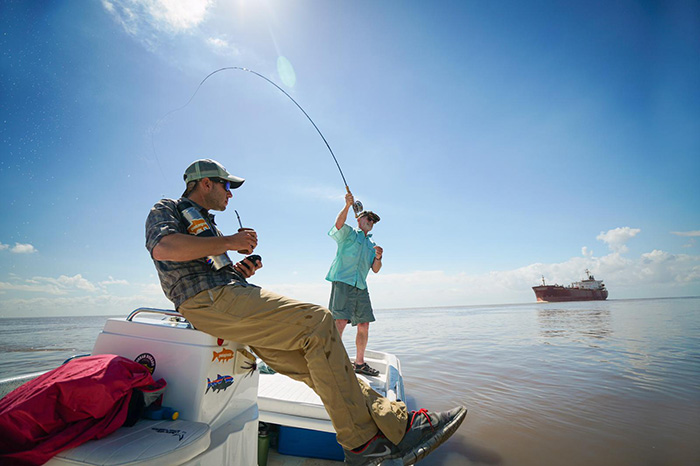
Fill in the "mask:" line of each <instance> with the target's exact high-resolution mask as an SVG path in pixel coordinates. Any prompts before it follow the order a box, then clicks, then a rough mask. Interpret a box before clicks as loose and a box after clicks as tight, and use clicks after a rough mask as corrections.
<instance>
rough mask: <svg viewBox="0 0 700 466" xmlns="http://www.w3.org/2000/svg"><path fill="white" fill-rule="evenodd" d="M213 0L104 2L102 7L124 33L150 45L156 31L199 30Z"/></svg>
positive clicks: (123, 0) (126, 0)
mask: <svg viewBox="0 0 700 466" xmlns="http://www.w3.org/2000/svg"><path fill="white" fill-rule="evenodd" d="M213 3H214V2H213V0H102V6H103V7H104V9H105V10H106V11H107V12H108V13H110V14H111V15H112V16H113V17H114V19H115V20H116V21H117V22H118V23H119V24H120V25H121V26H122V28H124V30H125V31H126V32H127V33H128V34H130V35H132V36H135V37H139V38H140V39H142V40H143V41H144V42H146V43H147V44H151V45H152V44H153V43H154V42H155V41H156V36H157V34H154V33H157V32H164V33H168V34H180V33H185V32H188V31H191V30H193V29H195V28H197V27H198V26H199V25H200V24H201V23H202V22H204V20H205V19H206V17H207V13H208V10H209V8H210V7H211V6H212V4H213Z"/></svg>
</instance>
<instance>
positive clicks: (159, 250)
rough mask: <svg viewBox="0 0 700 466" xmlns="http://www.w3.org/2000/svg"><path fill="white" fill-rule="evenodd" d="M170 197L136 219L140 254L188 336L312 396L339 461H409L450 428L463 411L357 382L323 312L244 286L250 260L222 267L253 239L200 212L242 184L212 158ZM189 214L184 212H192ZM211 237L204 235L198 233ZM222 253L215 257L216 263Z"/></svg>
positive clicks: (220, 206)
mask: <svg viewBox="0 0 700 466" xmlns="http://www.w3.org/2000/svg"><path fill="white" fill-rule="evenodd" d="M184 179H185V184H186V189H185V192H184V193H183V196H182V197H181V198H180V199H178V200H174V199H162V200H161V201H160V202H158V203H157V204H156V205H155V206H154V207H153V208H152V209H151V212H150V214H149V215H148V219H147V220H146V248H147V249H148V251H149V252H150V254H151V257H152V258H153V262H154V264H155V267H156V270H157V271H158V277H159V278H160V282H161V286H162V288H163V291H164V292H165V294H166V296H167V297H168V299H170V300H171V301H172V302H173V303H174V304H175V308H176V309H177V310H178V311H179V312H180V313H181V314H182V315H183V316H185V318H186V319H187V320H188V321H189V322H190V323H192V325H194V326H195V327H196V328H197V329H198V330H201V331H203V332H206V333H209V334H211V335H213V336H215V337H218V338H222V339H225V340H231V341H235V342H238V343H241V344H244V345H248V346H250V347H251V348H252V349H253V351H255V353H257V355H258V356H259V357H260V358H261V359H262V360H263V361H264V362H265V363H266V364H267V365H268V366H270V367H271V368H272V369H274V370H275V371H277V372H279V373H281V374H285V375H287V376H289V377H291V378H293V379H295V380H300V381H303V382H305V383H306V384H307V385H309V386H310V387H311V388H313V389H314V391H315V392H316V393H317V394H318V395H319V397H320V398H321V400H322V401H323V404H324V407H325V408H326V410H327V411H328V415H329V417H330V419H331V422H332V424H333V427H334V428H335V431H336V437H337V440H338V443H340V444H341V445H342V446H343V448H344V451H345V461H346V463H348V464H358V465H359V464H363V465H364V464H378V463H380V462H382V461H385V460H388V459H392V458H401V459H402V460H403V462H404V463H405V464H408V463H409V462H413V461H417V460H420V459H421V458H423V457H424V456H425V455H427V454H428V453H429V452H430V451H432V450H433V449H435V448H436V447H437V446H438V445H440V444H441V443H442V442H443V441H445V440H446V439H447V438H448V437H450V436H451V435H452V434H453V433H454V432H455V431H456V430H457V428H458V427H459V425H460V424H461V423H462V421H463V420H464V417H465V415H466V408H464V407H461V406H460V407H457V408H455V409H453V410H451V411H446V412H442V413H430V412H428V411H426V410H420V411H415V412H412V413H408V411H407V409H406V405H405V404H404V403H402V402H392V401H389V400H387V399H386V398H383V397H381V396H380V395H379V394H378V393H377V392H375V391H374V390H372V389H371V388H370V387H369V386H367V384H364V383H362V384H361V383H358V379H357V377H356V376H355V373H354V370H353V366H352V364H351V362H350V359H349V358H348V355H347V353H346V351H345V347H344V346H343V343H342V340H341V339H340V335H339V334H338V331H337V329H336V326H335V323H334V319H333V316H332V315H331V313H330V311H329V310H328V309H326V308H323V307H321V306H318V305H315V304H310V303H303V302H299V301H295V300H293V299H290V298H287V297H285V296H281V295H278V294H276V293H273V292H270V291H267V290H264V289H262V288H260V287H258V286H255V285H252V284H250V283H248V281H247V279H248V278H249V277H251V276H252V275H253V274H254V273H255V272H256V270H258V269H259V268H260V267H262V263H261V262H260V260H259V258H255V259H253V260H251V259H248V258H245V259H243V260H241V261H239V262H237V263H236V264H232V263H231V261H230V259H229V258H228V255H227V251H239V252H244V253H245V254H250V253H251V252H252V251H253V250H254V249H255V247H256V246H257V245H258V237H257V233H256V232H255V230H253V229H243V228H241V230H239V232H237V233H235V234H233V235H223V234H222V233H221V232H220V231H219V230H218V229H217V228H216V224H215V222H214V216H213V215H212V214H210V213H209V210H219V211H224V210H226V207H227V206H228V201H229V199H231V198H232V197H233V195H232V194H231V189H236V188H239V187H240V186H241V185H242V184H243V182H244V181H245V180H244V179H243V178H239V177H236V176H233V175H231V174H229V172H228V171H227V170H226V169H225V168H224V167H223V166H222V165H221V164H220V163H218V162H216V161H214V160H210V159H203V160H197V161H195V162H193V163H192V164H191V165H190V166H189V167H188V168H187V170H186V171H185V175H184ZM192 208H194V209H195V211H194V212H193V211H192V210H188V209H192ZM208 230H210V231H211V232H213V233H214V235H210V236H204V235H203V234H202V232H203V231H208ZM222 256H223V257H222Z"/></svg>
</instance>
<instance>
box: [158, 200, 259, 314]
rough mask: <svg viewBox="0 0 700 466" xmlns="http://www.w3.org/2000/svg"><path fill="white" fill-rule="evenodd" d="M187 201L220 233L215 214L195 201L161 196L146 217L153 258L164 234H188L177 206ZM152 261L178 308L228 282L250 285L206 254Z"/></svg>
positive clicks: (170, 298) (231, 268)
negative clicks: (210, 261) (181, 259)
mask: <svg viewBox="0 0 700 466" xmlns="http://www.w3.org/2000/svg"><path fill="white" fill-rule="evenodd" d="M185 200H187V201H189V202H191V203H192V204H193V205H194V206H195V207H197V208H198V209H199V211H200V213H201V214H202V217H204V218H205V219H207V220H208V222H209V225H210V226H211V227H212V228H213V229H214V230H215V231H216V232H217V234H221V233H220V232H219V230H218V229H217V228H216V223H214V216H213V215H211V214H210V213H209V212H208V211H207V210H206V209H205V208H203V207H201V206H199V205H197V204H196V203H195V202H193V201H192V200H190V199H185V198H180V199H178V200H177V201H175V200H173V199H162V200H161V201H160V202H158V203H157V204H156V205H154V206H153V208H152V209H151V212H150V213H149V214H148V218H147V219H146V249H148V252H149V253H150V254H151V258H153V248H155V247H156V245H157V244H158V242H159V241H160V240H161V239H163V237H164V236H167V235H171V234H173V233H182V234H185V235H186V234H188V233H187V225H188V222H187V220H186V219H185V218H184V217H183V216H182V214H181V213H180V210H178V205H179V204H180V203H181V202H184V201H185ZM153 263H154V264H155V266H156V270H157V271H158V278H160V285H161V287H162V288H163V292H164V293H165V296H167V298H168V299H169V300H170V301H172V302H173V303H174V304H175V309H177V308H178V307H179V306H180V304H182V303H183V302H185V301H186V300H188V299H189V298H191V297H193V296H195V295H196V294H198V293H200V292H202V291H204V290H210V289H212V288H216V287H217V286H221V285H229V284H237V285H243V286H251V285H249V284H248V282H246V280H245V278H243V277H241V276H240V275H238V274H237V273H236V272H235V271H234V270H233V267H231V266H230V265H229V266H226V267H223V268H221V269H219V270H214V269H213V268H212V266H211V265H209V264H207V262H206V258H205V257H203V258H201V259H196V260H191V261H185V262H174V261H157V260H155V259H153Z"/></svg>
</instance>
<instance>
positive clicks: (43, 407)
mask: <svg viewBox="0 0 700 466" xmlns="http://www.w3.org/2000/svg"><path fill="white" fill-rule="evenodd" d="M161 382H162V383H164V381H159V383H161ZM150 385H154V381H153V377H152V376H151V373H150V372H149V371H148V369H147V368H146V367H145V366H142V365H141V364H139V363H137V362H134V361H131V360H129V359H126V358H123V357H121V356H115V355H113V354H103V355H98V356H88V357H84V358H77V359H73V360H71V361H69V362H68V363H66V364H64V365H62V366H60V367H58V368H56V369H54V370H52V371H49V372H47V373H46V374H43V375H41V376H39V377H38V378H36V379H34V380H31V381H29V382H27V383H25V384H24V385H22V386H20V387H18V388H17V389H15V390H13V391H12V392H10V393H8V394H7V396H5V397H4V398H2V399H0V463H1V464H3V465H14V464H16V465H39V464H44V463H45V462H47V461H48V460H49V459H51V457H52V456H54V455H55V454H57V453H58V452H60V451H63V450H67V449H69V448H73V447H76V446H78V445H80V444H82V443H84V442H86V441H88V440H92V439H99V438H102V437H105V436H107V435H109V434H111V433H112V432H114V431H115V430H117V429H118V428H120V427H121V426H122V425H123V424H124V421H125V420H126V418H127V412H128V409H129V401H130V399H131V394H132V390H133V389H135V388H145V387H148V386H150Z"/></svg>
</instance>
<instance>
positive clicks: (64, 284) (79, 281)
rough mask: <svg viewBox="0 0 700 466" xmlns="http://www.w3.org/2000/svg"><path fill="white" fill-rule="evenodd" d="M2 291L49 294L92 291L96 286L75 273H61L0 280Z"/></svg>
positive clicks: (94, 290) (95, 289)
mask: <svg viewBox="0 0 700 466" xmlns="http://www.w3.org/2000/svg"><path fill="white" fill-rule="evenodd" d="M0 290H2V291H24V292H29V293H46V294H50V295H65V294H69V293H72V292H76V291H81V292H89V293H93V292H96V291H98V288H97V287H96V286H95V285H94V284H92V283H91V282H90V281H89V280H86V279H85V278H83V276H82V275H80V274H77V275H74V276H72V277H69V276H66V275H61V276H59V277H58V278H53V277H32V278H31V279H26V280H20V279H18V280H15V281H14V282H0Z"/></svg>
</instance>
